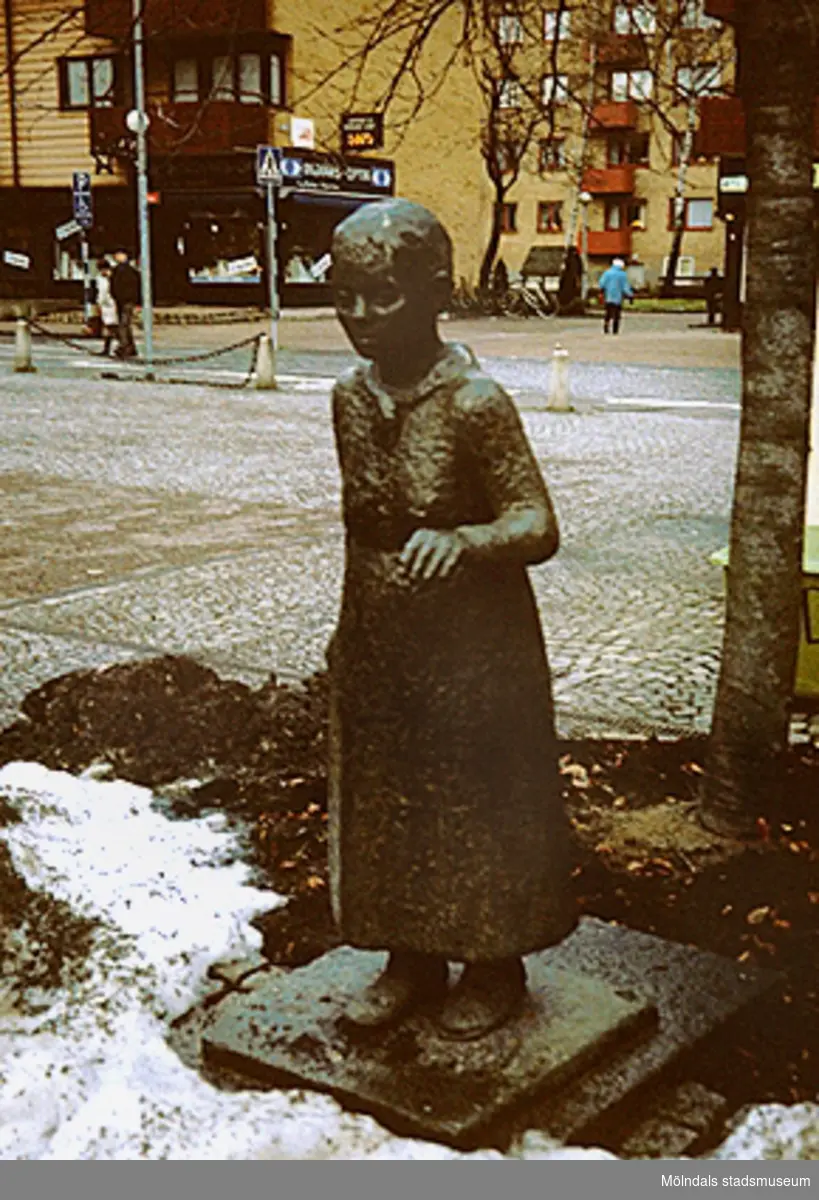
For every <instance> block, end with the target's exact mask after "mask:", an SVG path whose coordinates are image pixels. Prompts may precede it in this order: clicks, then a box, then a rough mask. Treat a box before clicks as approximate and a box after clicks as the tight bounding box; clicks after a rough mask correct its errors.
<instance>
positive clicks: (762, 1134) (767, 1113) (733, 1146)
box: [713, 1103, 819, 1161]
mask: <svg viewBox="0 0 819 1200" xmlns="http://www.w3.org/2000/svg"><path fill="white" fill-rule="evenodd" d="M713 1157H714V1158H716V1159H721V1160H723V1161H725V1160H734V1159H788V1160H807V1159H817V1158H819V1104H811V1103H804V1104H794V1105H793V1106H788V1105H785V1104H762V1105H760V1106H759V1107H757V1108H752V1109H750V1110H749V1111H748V1112H747V1113H746V1114H745V1116H744V1117H743V1118H742V1119H741V1121H740V1122H739V1124H738V1125H737V1127H736V1128H735V1129H734V1131H733V1133H731V1134H730V1136H729V1137H728V1138H727V1139H726V1140H725V1141H724V1142H723V1143H722V1145H721V1146H720V1147H719V1149H718V1150H716V1151H715V1152H714V1154H713Z"/></svg>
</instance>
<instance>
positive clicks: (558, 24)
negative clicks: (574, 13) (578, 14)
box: [543, 8, 571, 42]
mask: <svg viewBox="0 0 819 1200" xmlns="http://www.w3.org/2000/svg"><path fill="white" fill-rule="evenodd" d="M570 31H571V13H570V12H569V10H568V9H565V8H564V10H563V12H559V10H558V9H553V10H548V11H547V12H545V13H544V14H543V36H544V38H545V39H546V41H547V42H553V41H554V40H555V38H557V40H558V41H559V42H562V41H565V39H566V38H568V37H569V36H570Z"/></svg>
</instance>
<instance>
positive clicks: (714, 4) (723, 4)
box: [705, 0, 737, 21]
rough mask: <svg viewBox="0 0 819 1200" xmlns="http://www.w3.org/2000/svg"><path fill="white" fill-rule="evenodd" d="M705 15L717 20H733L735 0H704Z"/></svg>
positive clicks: (735, 13) (735, 7) (735, 10)
mask: <svg viewBox="0 0 819 1200" xmlns="http://www.w3.org/2000/svg"><path fill="white" fill-rule="evenodd" d="M705 13H706V16H709V17H716V19H717V20H718V21H734V20H735V19H736V15H737V3H736V0H705Z"/></svg>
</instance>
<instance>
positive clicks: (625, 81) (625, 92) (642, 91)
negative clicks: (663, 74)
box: [611, 70, 654, 101]
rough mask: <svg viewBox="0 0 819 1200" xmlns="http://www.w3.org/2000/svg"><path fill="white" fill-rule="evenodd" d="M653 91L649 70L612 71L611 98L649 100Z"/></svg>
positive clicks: (652, 80)
mask: <svg viewBox="0 0 819 1200" xmlns="http://www.w3.org/2000/svg"><path fill="white" fill-rule="evenodd" d="M653 91H654V76H653V75H652V73H651V71H645V70H638V71H612V73H611V98H612V100H618V101H622V100H650V99H651V95H652V93H653Z"/></svg>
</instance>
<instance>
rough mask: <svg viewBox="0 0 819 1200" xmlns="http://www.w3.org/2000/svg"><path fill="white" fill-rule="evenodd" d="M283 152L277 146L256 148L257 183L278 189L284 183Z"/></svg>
mask: <svg viewBox="0 0 819 1200" xmlns="http://www.w3.org/2000/svg"><path fill="white" fill-rule="evenodd" d="M280 160H281V152H280V150H279V149H278V147H277V146H257V147H256V182H257V183H258V184H271V185H272V186H273V187H278V186H279V185H280V184H281V181H282V172H281V161H280Z"/></svg>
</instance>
